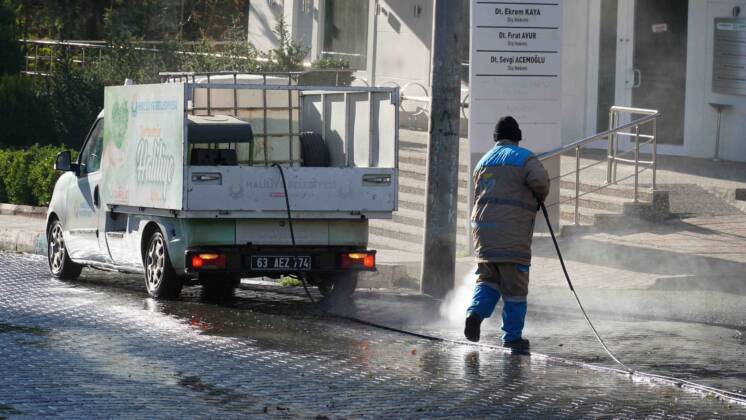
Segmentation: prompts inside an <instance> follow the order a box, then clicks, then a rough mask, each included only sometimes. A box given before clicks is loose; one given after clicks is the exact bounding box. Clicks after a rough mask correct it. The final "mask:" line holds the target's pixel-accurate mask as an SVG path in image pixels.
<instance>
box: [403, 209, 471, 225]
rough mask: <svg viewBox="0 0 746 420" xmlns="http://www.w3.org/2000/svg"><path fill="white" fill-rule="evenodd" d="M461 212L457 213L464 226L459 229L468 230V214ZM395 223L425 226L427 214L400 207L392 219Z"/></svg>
mask: <svg viewBox="0 0 746 420" xmlns="http://www.w3.org/2000/svg"><path fill="white" fill-rule="evenodd" d="M459 210H461V211H459V212H457V217H458V223H464V224H463V226H462V225H458V226H457V228H458V229H462V227H463V229H466V224H465V222H464V221H465V220H469V219H468V217H469V215H468V213H467V212H466V211H465V210H464V209H459ZM390 220H393V221H394V222H397V223H404V224H407V225H410V226H419V227H421V226H424V225H425V212H424V211H421V210H412V209H407V208H402V207H399V210H397V211H396V212H394V215H393V217H392V219H390Z"/></svg>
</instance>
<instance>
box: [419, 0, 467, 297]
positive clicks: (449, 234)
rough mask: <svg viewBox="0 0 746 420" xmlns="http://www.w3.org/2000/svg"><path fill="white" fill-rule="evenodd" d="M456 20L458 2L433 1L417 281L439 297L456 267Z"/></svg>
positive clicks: (458, 45) (459, 15) (458, 47)
mask: <svg viewBox="0 0 746 420" xmlns="http://www.w3.org/2000/svg"><path fill="white" fill-rule="evenodd" d="M462 23H463V12H462V4H461V1H453V0H435V19H434V21H433V46H432V55H433V59H432V88H431V92H432V104H431V106H430V141H429V142H428V147H427V200H426V202H425V243H424V246H423V248H424V252H423V258H422V271H421V272H422V278H421V279H420V285H421V286H420V290H421V292H422V293H424V294H427V295H430V296H432V297H435V298H444V297H445V295H446V293H448V292H449V291H450V290H452V289H453V286H454V276H455V269H456V206H457V204H458V163H459V161H458V142H459V122H460V105H461V48H462V42H461V40H460V39H459V38H460V35H461V31H460V29H461V25H462Z"/></svg>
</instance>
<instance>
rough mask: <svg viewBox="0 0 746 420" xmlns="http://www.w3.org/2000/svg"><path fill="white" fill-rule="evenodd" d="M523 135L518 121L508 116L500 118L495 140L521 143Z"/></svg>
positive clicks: (496, 127) (496, 126)
mask: <svg viewBox="0 0 746 420" xmlns="http://www.w3.org/2000/svg"><path fill="white" fill-rule="evenodd" d="M521 134H522V133H521V129H520V127H518V121H516V120H515V118H513V117H511V116H509V115H508V116H505V117H502V118H500V121H498V122H497V124H496V125H495V134H494V140H495V141H499V140H512V141H521V139H522V137H521Z"/></svg>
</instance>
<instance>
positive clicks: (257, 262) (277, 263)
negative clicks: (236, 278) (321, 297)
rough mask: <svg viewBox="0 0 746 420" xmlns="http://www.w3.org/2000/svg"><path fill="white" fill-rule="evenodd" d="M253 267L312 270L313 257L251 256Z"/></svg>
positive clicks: (261, 268)
mask: <svg viewBox="0 0 746 420" xmlns="http://www.w3.org/2000/svg"><path fill="white" fill-rule="evenodd" d="M251 269H252V270H259V271H271V270H310V269H311V257H310V256H308V255H262V256H258V257H257V256H252V257H251Z"/></svg>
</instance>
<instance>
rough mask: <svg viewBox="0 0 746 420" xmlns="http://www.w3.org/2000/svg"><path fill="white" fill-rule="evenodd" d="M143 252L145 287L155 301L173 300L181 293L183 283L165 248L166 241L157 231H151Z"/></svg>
mask: <svg viewBox="0 0 746 420" xmlns="http://www.w3.org/2000/svg"><path fill="white" fill-rule="evenodd" d="M144 251H145V252H143V258H142V259H143V265H144V268H145V287H146V288H147V289H148V294H149V295H150V296H151V297H153V298H155V299H175V298H177V297H179V293H181V287H182V286H183V282H182V280H181V278H179V276H177V275H176V272H175V271H174V268H173V266H172V265H171V258H170V257H169V255H168V249H167V248H166V240H165V239H164V237H163V234H162V233H161V232H160V231H159V230H157V229H156V230H155V231H153V234H152V235H150V240H148V242H147V246H146V248H145V250H144Z"/></svg>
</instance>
